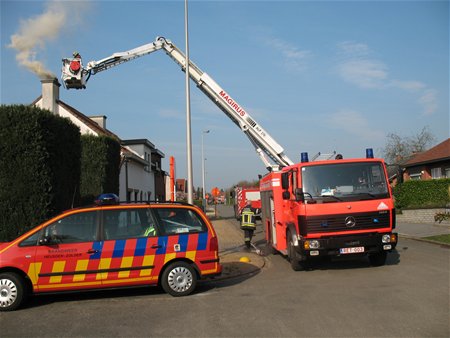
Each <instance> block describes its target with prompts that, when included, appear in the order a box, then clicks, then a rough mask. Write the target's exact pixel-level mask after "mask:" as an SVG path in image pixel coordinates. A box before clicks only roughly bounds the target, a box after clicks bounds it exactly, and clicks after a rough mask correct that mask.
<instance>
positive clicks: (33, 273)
mask: <svg viewBox="0 0 450 338" xmlns="http://www.w3.org/2000/svg"><path fill="white" fill-rule="evenodd" d="M41 266H42V262H38V263H31V264H30V266H29V267H28V277H30V279H31V282H32V283H33V286H36V284H37V281H38V275H39V272H40V271H41Z"/></svg>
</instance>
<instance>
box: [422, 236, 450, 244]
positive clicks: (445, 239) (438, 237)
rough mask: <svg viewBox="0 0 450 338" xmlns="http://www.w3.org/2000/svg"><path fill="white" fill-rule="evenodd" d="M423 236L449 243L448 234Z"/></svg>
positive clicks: (449, 237)
mask: <svg viewBox="0 0 450 338" xmlns="http://www.w3.org/2000/svg"><path fill="white" fill-rule="evenodd" d="M425 238H426V239H429V240H432V241H436V242H440V243H445V244H450V234H446V235H437V236H430V237H425Z"/></svg>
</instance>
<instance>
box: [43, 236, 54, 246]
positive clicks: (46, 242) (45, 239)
mask: <svg viewBox="0 0 450 338" xmlns="http://www.w3.org/2000/svg"><path fill="white" fill-rule="evenodd" d="M53 242H54V241H53V239H52V237H51V236H44V237H41V238H40V239H39V245H50V244H52V243H53Z"/></svg>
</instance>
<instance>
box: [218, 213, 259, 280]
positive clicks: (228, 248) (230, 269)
mask: <svg viewBox="0 0 450 338" xmlns="http://www.w3.org/2000/svg"><path fill="white" fill-rule="evenodd" d="M212 223H213V226H214V229H215V230H216V233H217V237H218V238H219V257H220V262H221V263H222V265H223V271H222V275H221V276H220V277H219V278H218V279H226V278H233V277H238V276H244V275H249V274H256V273H258V272H259V271H260V270H261V269H262V268H263V267H264V266H265V263H266V262H265V260H264V258H263V257H262V256H260V255H258V254H257V253H256V252H255V250H251V251H250V252H249V251H247V249H246V248H245V246H244V236H243V233H242V231H241V230H240V229H238V228H237V227H236V226H235V224H233V223H232V222H231V221H229V220H226V219H219V220H213V221H212Z"/></svg>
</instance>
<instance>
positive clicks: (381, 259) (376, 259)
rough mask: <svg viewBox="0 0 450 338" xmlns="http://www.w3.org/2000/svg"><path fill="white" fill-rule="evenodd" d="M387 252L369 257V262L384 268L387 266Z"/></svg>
mask: <svg viewBox="0 0 450 338" xmlns="http://www.w3.org/2000/svg"><path fill="white" fill-rule="evenodd" d="M386 258H387V252H386V251H382V252H379V253H376V254H372V255H369V262H370V264H371V265H373V266H383V265H384V264H386Z"/></svg>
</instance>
